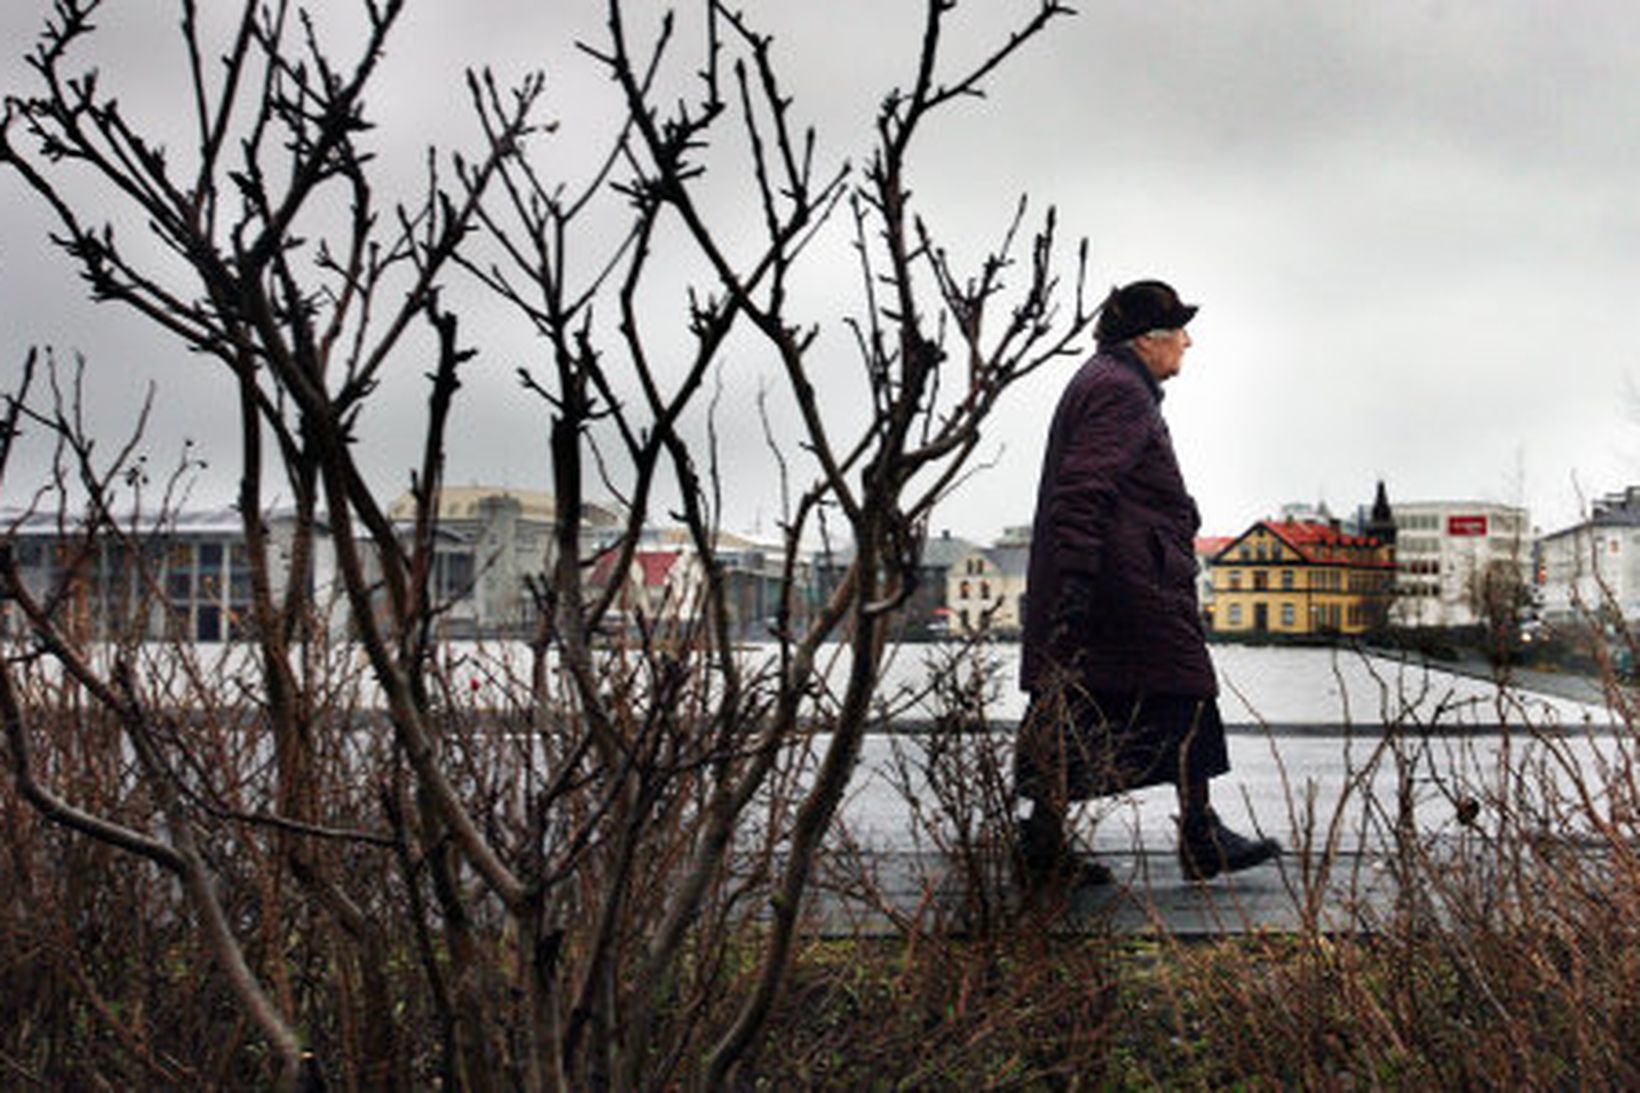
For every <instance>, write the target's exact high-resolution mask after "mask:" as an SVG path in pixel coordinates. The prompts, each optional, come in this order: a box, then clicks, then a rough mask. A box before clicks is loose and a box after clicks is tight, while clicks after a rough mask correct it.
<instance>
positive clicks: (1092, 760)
mask: <svg viewBox="0 0 1640 1093" xmlns="http://www.w3.org/2000/svg"><path fill="white" fill-rule="evenodd" d="M1229 769H1230V756H1229V753H1228V751H1227V750H1226V748H1225V743H1224V722H1223V720H1221V719H1220V717H1219V704H1218V701H1217V700H1216V699H1212V698H1192V697H1187V696H1184V695H1168V694H1153V695H1135V694H1120V693H1114V692H1088V691H1085V690H1081V689H1078V688H1068V689H1065V690H1058V691H1055V692H1051V693H1046V694H1041V695H1036V696H1033V697H1032V699H1031V703H1030V706H1029V708H1028V709H1027V710H1026V711H1025V720H1024V721H1023V722H1021V724H1020V728H1019V736H1018V740H1017V743H1016V745H1015V750H1014V785H1015V790H1016V792H1017V793H1018V794H1019V795H1020V796H1022V797H1027V798H1030V799H1031V800H1044V801H1061V802H1063V801H1081V800H1086V799H1087V798H1090V797H1104V796H1107V795H1109V794H1113V793H1121V792H1123V791H1124V790H1132V789H1141V788H1143V787H1145V786H1154V785H1162V784H1164V783H1172V784H1181V783H1201V782H1205V781H1206V780H1207V779H1209V778H1212V777H1214V776H1215V775H1219V774H1223V773H1225V772H1226V771H1228V770H1229Z"/></svg>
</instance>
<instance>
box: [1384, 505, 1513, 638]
mask: <svg viewBox="0 0 1640 1093" xmlns="http://www.w3.org/2000/svg"><path fill="white" fill-rule="evenodd" d="M1390 508H1391V512H1392V515H1393V519H1394V522H1395V529H1396V541H1395V559H1396V566H1397V574H1396V583H1395V606H1394V609H1393V610H1392V612H1391V617H1390V621H1391V623H1392V624H1393V625H1395V626H1399V627H1404V628H1409V629H1412V628H1421V627H1467V626H1476V625H1480V624H1481V623H1483V622H1485V621H1487V618H1488V616H1489V615H1493V616H1495V615H1496V614H1497V612H1498V611H1499V609H1501V608H1502V607H1503V606H1504V605H1505V604H1506V603H1511V602H1516V601H1518V600H1519V598H1520V593H1521V592H1522V591H1523V590H1524V589H1526V588H1527V587H1528V586H1529V584H1530V579H1531V573H1532V537H1531V536H1532V533H1531V522H1530V520H1529V519H1528V518H1527V513H1526V510H1525V509H1523V508H1519V507H1517V506H1514V505H1501V504H1497V503H1495V502H1488V501H1410V502H1407V501H1402V502H1396V503H1394V504H1393V505H1391V506H1390Z"/></svg>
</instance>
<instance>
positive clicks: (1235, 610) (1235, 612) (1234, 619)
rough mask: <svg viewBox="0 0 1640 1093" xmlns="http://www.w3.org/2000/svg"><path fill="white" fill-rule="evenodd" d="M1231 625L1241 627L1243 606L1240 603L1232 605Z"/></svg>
mask: <svg viewBox="0 0 1640 1093" xmlns="http://www.w3.org/2000/svg"><path fill="white" fill-rule="evenodd" d="M1230 625H1231V626H1240V625H1241V604H1239V603H1233V604H1231V605H1230Z"/></svg>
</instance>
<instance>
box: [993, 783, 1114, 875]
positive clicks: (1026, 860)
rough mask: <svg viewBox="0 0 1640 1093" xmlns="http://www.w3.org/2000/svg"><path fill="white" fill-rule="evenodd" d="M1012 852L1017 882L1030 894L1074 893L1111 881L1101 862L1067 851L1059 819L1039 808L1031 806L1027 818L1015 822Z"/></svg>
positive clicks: (1106, 869)
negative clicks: (1049, 890) (1077, 890)
mask: <svg viewBox="0 0 1640 1093" xmlns="http://www.w3.org/2000/svg"><path fill="white" fill-rule="evenodd" d="M1015 850H1016V854H1017V857H1018V859H1019V875H1020V880H1021V882H1022V883H1023V884H1024V886H1025V887H1026V888H1028V889H1031V890H1033V891H1041V890H1045V889H1048V888H1060V889H1064V890H1067V891H1074V890H1075V889H1078V888H1089V887H1094V886H1096V885H1101V884H1109V883H1111V881H1112V880H1114V879H1115V878H1114V877H1113V876H1112V874H1111V871H1110V869H1109V867H1107V866H1106V865H1104V864H1103V863H1102V862H1099V861H1096V860H1095V859H1093V858H1092V857H1089V856H1088V855H1085V854H1078V853H1076V852H1075V851H1074V850H1072V849H1071V847H1070V845H1069V844H1068V843H1067V842H1066V841H1065V827H1064V820H1063V818H1062V817H1060V816H1059V815H1058V814H1056V813H1055V812H1054V811H1053V810H1052V809H1049V808H1047V807H1045V806H1043V805H1041V804H1033V805H1032V806H1031V814H1030V815H1029V816H1028V817H1026V818H1025V819H1023V820H1020V821H1019V822H1018V827H1017V839H1016V843H1015Z"/></svg>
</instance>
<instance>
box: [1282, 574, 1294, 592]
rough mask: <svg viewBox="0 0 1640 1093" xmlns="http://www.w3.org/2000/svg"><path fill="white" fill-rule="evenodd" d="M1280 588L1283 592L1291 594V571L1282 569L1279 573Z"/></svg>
mask: <svg viewBox="0 0 1640 1093" xmlns="http://www.w3.org/2000/svg"><path fill="white" fill-rule="evenodd" d="M1281 587H1282V589H1283V590H1284V591H1287V592H1291V591H1292V590H1293V571H1292V570H1290V569H1283V570H1282V571H1281Z"/></svg>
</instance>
